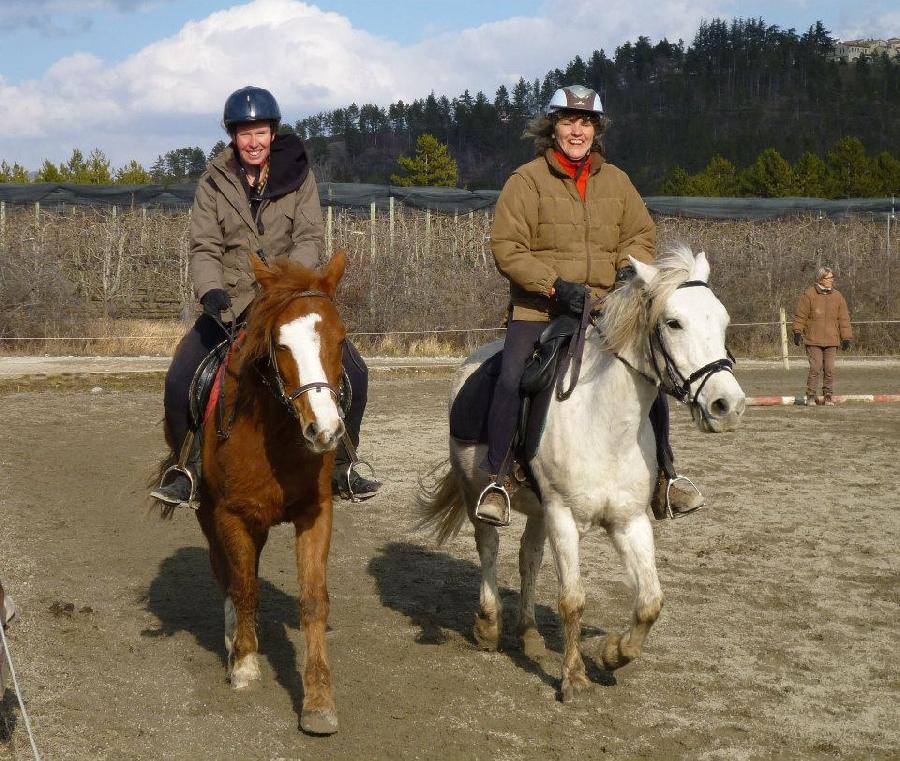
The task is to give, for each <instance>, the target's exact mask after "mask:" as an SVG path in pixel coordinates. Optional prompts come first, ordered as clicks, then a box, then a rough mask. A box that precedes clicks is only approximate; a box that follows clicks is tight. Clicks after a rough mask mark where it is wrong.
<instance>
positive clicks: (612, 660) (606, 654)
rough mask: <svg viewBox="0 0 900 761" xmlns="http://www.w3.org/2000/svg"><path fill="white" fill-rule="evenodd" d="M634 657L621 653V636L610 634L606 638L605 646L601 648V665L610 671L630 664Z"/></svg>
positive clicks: (633, 655)
mask: <svg viewBox="0 0 900 761" xmlns="http://www.w3.org/2000/svg"><path fill="white" fill-rule="evenodd" d="M626 647H627V646H626ZM635 657H636V654H632V653H626V652H623V646H622V635H621V634H610V635H609V636H608V637H607V638H606V644H605V645H604V646H603V665H604V666H606V668H607V669H609V670H610V671H615V670H616V669H619V668H622V666H625V665H627V664H629V663H631V661H632V660H634V658H635Z"/></svg>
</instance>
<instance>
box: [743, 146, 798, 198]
mask: <svg viewBox="0 0 900 761" xmlns="http://www.w3.org/2000/svg"><path fill="white" fill-rule="evenodd" d="M741 179H742V182H741V184H742V185H743V189H744V191H745V192H746V194H747V195H750V196H756V197H760V198H783V197H784V196H789V195H791V194H792V193H793V192H794V184H795V183H794V173H793V170H792V169H791V165H790V164H789V163H788V162H787V161H785V159H784V157H783V156H782V155H781V154H780V153H779V152H778V151H776V150H775V149H774V148H766V150H764V151H763V152H762V153H760V154H759V156H758V157H757V159H756V161H755V162H754V163H753V165H752V166H751V167H749V168H748V169H747V170H746V171H745V172H744V173H743V175H742V178H741Z"/></svg>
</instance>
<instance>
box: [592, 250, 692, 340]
mask: <svg viewBox="0 0 900 761" xmlns="http://www.w3.org/2000/svg"><path fill="white" fill-rule="evenodd" d="M655 264H656V266H657V267H658V268H659V274H658V275H657V276H656V277H655V278H654V279H653V282H652V283H650V285H645V284H643V283H639V282H637V281H636V280H632V281H631V282H629V283H628V284H627V285H625V286H623V287H619V288H616V289H615V290H614V291H612V292H611V293H610V294H609V295H608V296H607V297H606V298H605V299H604V301H603V312H602V315H601V317H600V324H599V329H600V335H601V336H602V337H603V348H604V349H606V350H607V351H610V352H621V351H622V350H624V349H625V348H626V347H628V346H631V345H632V344H633V343H634V342H636V341H639V340H641V339H643V338H645V337H646V336H647V335H649V333H650V331H651V330H652V329H653V326H654V325H655V324H656V323H657V321H658V320H659V317H660V314H661V313H662V309H663V306H664V305H665V303H666V299H668V298H669V296H670V295H671V294H672V292H673V291H674V290H675V289H676V288H677V287H678V286H679V285H681V284H682V283H683V282H685V281H686V280H687V279H688V277H689V276H690V274H691V269H692V268H693V266H694V252H693V251H692V250H691V247H690V246H687V245H685V244H683V243H676V244H673V245H672V246H670V247H669V248H667V249H666V250H665V252H664V253H663V255H662V256H661V257H660V258H659V259H658V260H657V261H656V263H655Z"/></svg>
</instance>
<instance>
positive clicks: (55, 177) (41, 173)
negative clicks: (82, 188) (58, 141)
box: [34, 159, 65, 182]
mask: <svg viewBox="0 0 900 761" xmlns="http://www.w3.org/2000/svg"><path fill="white" fill-rule="evenodd" d="M34 181H35V182H64V181H65V180H64V179H63V173H62V172H61V171H60V168H59V167H58V166H57V165H56V164H54V163H53V162H52V161H50V160H49V159H44V163H43V164H41V168H40V169H38V173H37V175H35V178H34Z"/></svg>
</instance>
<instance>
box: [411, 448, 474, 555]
mask: <svg viewBox="0 0 900 761" xmlns="http://www.w3.org/2000/svg"><path fill="white" fill-rule="evenodd" d="M448 462H449V461H448V460H444V461H443V462H439V463H438V464H437V465H435V466H434V467H433V468H432V469H431V470H430V471H429V472H428V475H427V476H426V478H427V479H428V480H429V481H431V483H430V484H427V483H425V482H424V481H423V479H421V478H420V479H419V494H418V496H417V497H416V513H417V514H418V518H419V520H418V522H417V523H416V525H415V528H416V529H417V530H425V531H428V532H430V533H431V534H432V535H433V536H434V537H435V539H436V540H437V543H438V544H443V543H444V542H445V541H447V540H448V539H450V538H452V537H454V536H456V535H457V534H458V533H459V530H460V529H461V528H462V526H463V523H464V522H465V520H466V499H465V496H464V495H463V490H462V485H461V484H460V482H459V479H458V478H457V476H456V473H455V471H454V470H453V468H452V467H451V468H449V469H447V472H446V473H444V474H443V475H439V471H441V470H443V469H444V468H445V467H447V464H448Z"/></svg>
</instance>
